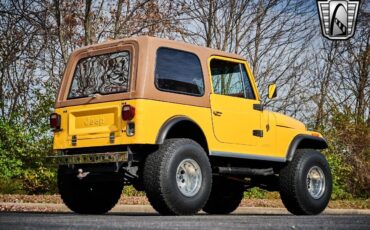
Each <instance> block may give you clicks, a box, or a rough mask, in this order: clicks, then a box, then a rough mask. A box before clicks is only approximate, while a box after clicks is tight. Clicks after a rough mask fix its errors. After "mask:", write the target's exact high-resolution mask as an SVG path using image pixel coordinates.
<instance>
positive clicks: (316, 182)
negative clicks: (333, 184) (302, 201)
mask: <svg viewBox="0 0 370 230" xmlns="http://www.w3.org/2000/svg"><path fill="white" fill-rule="evenodd" d="M306 181H307V190H308V193H309V194H310V195H311V197H312V198H314V199H320V198H321V197H322V196H323V194H324V192H325V175H324V172H323V171H322V169H321V168H319V167H317V166H313V167H312V168H310V170H308V173H307V180H306Z"/></svg>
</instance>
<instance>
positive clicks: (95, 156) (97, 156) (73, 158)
mask: <svg viewBox="0 0 370 230" xmlns="http://www.w3.org/2000/svg"><path fill="white" fill-rule="evenodd" d="M48 159H49V160H50V163H51V164H56V165H74V164H99V163H122V162H127V160H128V152H127V151H123V152H106V153H86V154H76V155H58V156H49V157H48Z"/></svg>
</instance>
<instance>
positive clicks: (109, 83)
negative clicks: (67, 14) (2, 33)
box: [50, 37, 332, 215]
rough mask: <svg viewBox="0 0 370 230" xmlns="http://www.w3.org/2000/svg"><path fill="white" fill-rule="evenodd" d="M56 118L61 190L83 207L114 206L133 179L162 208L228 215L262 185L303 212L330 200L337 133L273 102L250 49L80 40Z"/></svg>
mask: <svg viewBox="0 0 370 230" xmlns="http://www.w3.org/2000/svg"><path fill="white" fill-rule="evenodd" d="M275 96H276V87H275V85H274V84H271V85H270V86H269V88H268V97H269V98H273V97H275ZM50 125H51V128H52V129H53V132H54V150H56V152H57V153H58V154H57V155H56V156H53V158H54V160H55V161H56V163H57V164H58V165H59V169H58V187H59V192H60V194H61V197H62V199H63V201H64V202H65V204H66V205H67V206H68V207H69V208H70V209H71V210H73V211H74V212H77V213H106V212H107V211H109V210H110V209H111V208H112V207H114V205H115V204H116V203H117V201H118V199H119V198H120V195H121V192H122V188H123V186H124V185H133V186H134V187H135V188H136V189H137V190H140V191H145V193H146V195H147V197H148V199H149V201H150V203H151V205H152V206H153V208H154V209H155V210H157V211H158V212H159V213H160V214H163V215H191V214H195V213H197V212H198V211H199V210H203V211H204V212H206V213H209V214H227V213H230V212H233V211H234V210H235V209H236V208H237V207H238V206H239V204H240V202H241V200H242V198H243V193H244V191H246V190H247V189H249V188H252V187H254V186H257V187H261V188H263V189H266V190H269V191H279V192H280V195H281V199H282V201H283V203H284V205H285V206H286V208H287V209H288V210H289V211H290V212H291V213H293V214H318V213H320V212H322V211H323V210H324V209H325V207H326V206H327V204H328V201H329V199H330V195H331V190H332V179H331V172H330V168H329V166H328V163H327V161H326V159H325V157H324V156H323V155H322V154H321V153H320V152H319V151H317V150H318V149H325V148H327V143H326V141H325V140H324V138H323V137H322V136H321V135H320V134H319V133H317V132H313V131H309V130H307V129H306V127H305V125H304V124H302V123H301V122H299V121H297V120H295V119H293V118H290V117H288V116H284V115H282V114H279V113H275V112H270V111H267V110H265V109H264V108H263V104H262V103H261V98H260V95H259V93H258V90H257V87H256V83H255V81H254V78H253V75H252V71H251V69H250V67H249V65H248V63H247V62H246V60H245V59H244V58H243V57H241V56H239V55H235V54H230V53H226V52H222V51H218V50H214V49H209V48H204V47H198V46H195V45H190V44H185V43H181V42H176V41H170V40H164V39H158V38H152V37H137V38H129V39H122V40H115V41H109V42H106V43H102V44H97V45H91V46H87V47H84V48H82V49H78V50H76V51H75V52H73V53H72V54H71V56H70V58H69V61H68V64H67V66H66V69H65V73H64V76H63V80H62V82H61V86H60V90H59V94H58V96H57V99H56V104H55V112H54V113H53V114H51V115H50Z"/></svg>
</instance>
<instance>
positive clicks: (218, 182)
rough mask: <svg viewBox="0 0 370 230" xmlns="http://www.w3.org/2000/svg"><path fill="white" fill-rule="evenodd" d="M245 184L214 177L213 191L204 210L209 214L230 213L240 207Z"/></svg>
mask: <svg viewBox="0 0 370 230" xmlns="http://www.w3.org/2000/svg"><path fill="white" fill-rule="evenodd" d="M243 194H244V186H243V184H242V183H240V182H237V181H233V180H229V179H226V178H224V177H217V176H215V177H213V183H212V191H211V195H210V196H209V199H208V201H207V203H206V205H205V206H204V207H203V211H205V212H206V213H208V214H229V213H231V212H233V211H234V210H235V209H237V208H238V206H239V204H240V202H241V201H242V199H243Z"/></svg>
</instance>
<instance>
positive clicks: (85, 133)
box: [67, 102, 124, 142]
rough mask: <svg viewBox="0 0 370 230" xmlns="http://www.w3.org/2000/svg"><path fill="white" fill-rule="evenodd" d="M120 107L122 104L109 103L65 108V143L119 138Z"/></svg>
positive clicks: (120, 127) (120, 123) (120, 126)
mask: <svg viewBox="0 0 370 230" xmlns="http://www.w3.org/2000/svg"><path fill="white" fill-rule="evenodd" d="M121 107H122V102H109V103H99V104H88V105H81V106H74V107H69V108H67V114H68V115H67V116H68V118H67V119H68V131H67V132H68V134H67V141H68V142H69V141H72V140H73V139H75V140H84V139H97V138H112V136H113V137H114V138H115V137H119V136H121V135H122V132H121V130H122V127H123V125H124V124H123V123H124V122H123V121H122V119H121Z"/></svg>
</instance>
